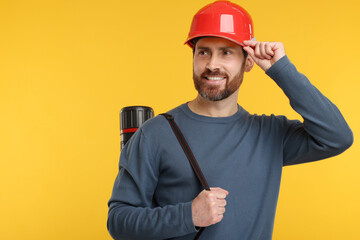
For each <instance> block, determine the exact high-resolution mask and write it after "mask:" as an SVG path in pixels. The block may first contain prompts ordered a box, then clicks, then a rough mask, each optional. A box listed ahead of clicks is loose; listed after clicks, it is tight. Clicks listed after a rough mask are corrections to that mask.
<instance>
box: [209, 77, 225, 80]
mask: <svg viewBox="0 0 360 240" xmlns="http://www.w3.org/2000/svg"><path fill="white" fill-rule="evenodd" d="M205 78H206V79H207V80H210V81H220V80H224V79H225V77H205Z"/></svg>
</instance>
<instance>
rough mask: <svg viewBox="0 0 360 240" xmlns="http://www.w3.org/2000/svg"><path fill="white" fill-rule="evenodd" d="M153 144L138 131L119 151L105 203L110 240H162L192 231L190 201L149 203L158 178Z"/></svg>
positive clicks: (151, 200) (193, 230) (194, 230)
mask: <svg viewBox="0 0 360 240" xmlns="http://www.w3.org/2000/svg"><path fill="white" fill-rule="evenodd" d="M153 145H154V143H153V142H151V141H150V139H147V137H146V136H144V134H143V132H142V131H141V129H139V130H138V131H137V132H136V133H135V134H134V136H132V138H131V139H130V140H129V142H128V143H127V144H126V146H125V148H124V149H123V150H122V152H121V156H120V164H119V173H118V175H117V178H116V180H115V184H114V187H113V192H112V196H111V198H110V200H109V203H108V205H109V213H108V222H107V227H108V230H109V233H110V235H111V236H112V237H113V238H114V239H166V238H171V237H177V236H182V235H186V234H189V233H194V232H196V229H195V227H194V224H193V222H192V213H191V202H186V203H179V204H175V205H167V206H163V207H159V206H154V204H153V195H154V191H155V189H156V185H157V181H158V176H159V166H158V165H159V163H158V162H159V160H157V159H156V156H155V155H156V154H155V153H154V147H153Z"/></svg>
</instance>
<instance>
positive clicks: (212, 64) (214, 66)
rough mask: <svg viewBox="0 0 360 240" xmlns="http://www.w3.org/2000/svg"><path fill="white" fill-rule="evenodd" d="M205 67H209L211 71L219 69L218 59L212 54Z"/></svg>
mask: <svg viewBox="0 0 360 240" xmlns="http://www.w3.org/2000/svg"><path fill="white" fill-rule="evenodd" d="M206 68H207V69H209V70H210V71H211V72H214V71H217V70H220V61H219V59H218V57H217V56H216V55H215V54H212V55H211V57H210V58H209V61H208V63H207V65H206Z"/></svg>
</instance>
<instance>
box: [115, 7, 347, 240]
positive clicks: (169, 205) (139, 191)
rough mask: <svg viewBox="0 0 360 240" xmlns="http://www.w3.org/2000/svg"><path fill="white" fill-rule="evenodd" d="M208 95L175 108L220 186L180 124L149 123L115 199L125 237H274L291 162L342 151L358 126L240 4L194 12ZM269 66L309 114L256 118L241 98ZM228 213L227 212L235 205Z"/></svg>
mask: <svg viewBox="0 0 360 240" xmlns="http://www.w3.org/2000/svg"><path fill="white" fill-rule="evenodd" d="M187 44H188V45H189V46H191V47H193V51H194V56H193V63H194V66H193V67H194V69H193V79H194V84H195V88H196V89H197V90H198V93H199V94H198V96H197V97H196V98H195V99H194V100H192V101H190V102H188V103H185V104H183V105H181V106H179V107H177V108H175V109H173V110H171V111H169V113H170V114H171V115H172V116H173V117H174V119H175V121H176V123H177V124H178V125H179V128H180V129H181V131H182V132H183V134H184V136H185V138H186V140H187V142H188V144H189V146H190V147H191V149H192V151H193V153H194V155H195V157H196V159H197V161H198V163H199V166H200V168H201V169H202V171H203V173H204V175H205V177H206V179H207V181H208V183H209V185H210V186H211V187H212V188H211V191H205V190H202V188H201V185H200V184H199V182H198V180H197V179H196V176H195V174H194V173H193V170H192V168H191V166H190V164H189V162H188V161H187V159H186V156H185V154H184V152H183V150H182V148H181V147H180V144H179V143H178V140H177V139H176V137H175V135H174V133H173V132H172V130H171V127H170V125H169V124H168V122H167V120H166V119H165V118H164V117H163V116H157V117H155V118H152V119H150V120H148V121H147V122H146V123H145V124H144V125H143V126H142V127H141V128H140V129H139V130H138V131H137V132H136V134H134V136H133V137H132V138H131V139H130V141H129V142H128V143H127V144H126V146H125V148H124V149H123V150H122V153H121V157H120V167H119V174H118V176H117V178H116V181H115V184H114V189H113V194H112V197H111V199H110V201H109V216H108V229H109V232H110V234H111V236H112V237H113V238H115V239H194V237H195V236H196V234H197V231H198V229H199V228H198V227H206V229H205V230H204V232H203V233H202V235H201V236H200V238H201V239H228V240H230V239H261V240H262V239H271V238H272V230H273V224H274V217H275V210H276V204H277V199H278V194H279V186H280V179H281V171H282V167H283V166H286V165H292V164H299V163H305V162H311V161H315V160H319V159H324V158H327V157H330V156H334V155H337V154H339V153H341V152H343V151H344V150H345V149H347V148H348V147H350V145H351V144H352V141H353V137H352V132H351V130H350V129H349V127H348V126H347V124H346V122H345V120H344V119H343V117H342V115H341V113H340V112H339V111H338V109H337V108H336V106H335V105H333V104H332V103H331V102H330V101H329V100H328V99H327V98H326V97H325V96H323V95H322V94H321V93H320V92H319V91H318V90H317V89H316V88H315V87H314V86H313V85H311V83H310V82H309V81H308V79H307V78H306V77H305V76H304V75H302V74H301V73H299V72H298V71H297V70H296V68H295V66H294V65H293V64H292V63H291V62H290V61H289V59H288V57H287V56H286V55H285V50H284V46H283V44H281V43H279V42H257V41H255V40H254V39H253V29H252V22H251V18H250V16H249V15H248V13H247V12H246V11H245V10H244V9H242V8H241V7H239V6H237V5H235V4H233V3H230V2H225V1H221V2H215V3H213V4H210V5H208V6H206V7H204V8H203V9H201V10H200V11H199V12H198V13H197V14H196V15H195V17H194V19H193V23H192V28H191V30H190V33H189V38H188V40H187ZM255 63H256V64H257V65H258V66H259V67H260V68H262V69H263V70H264V71H265V73H266V74H267V75H268V76H270V77H271V78H272V79H273V80H274V81H275V82H276V83H277V84H278V86H279V87H280V88H281V89H282V90H283V91H284V93H285V94H286V96H287V97H288V98H289V100H290V104H291V106H292V107H293V109H294V110H295V111H297V112H298V113H299V114H301V116H302V117H303V118H304V121H303V122H300V121H294V120H288V119H287V118H286V117H284V116H274V115H271V116H265V115H262V116H257V115H251V114H249V113H248V112H247V111H246V110H244V109H243V108H242V107H241V106H239V105H238V104H237V99H238V93H239V87H240V85H241V83H242V80H243V75H244V72H249V71H250V70H251V69H252V67H253V65H254V64H255ZM225 211H226V212H225Z"/></svg>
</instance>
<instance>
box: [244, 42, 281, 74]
mask: <svg viewBox="0 0 360 240" xmlns="http://www.w3.org/2000/svg"><path fill="white" fill-rule="evenodd" d="M244 44H245V45H246V46H245V47H243V48H244V50H245V51H246V52H247V53H248V54H249V55H250V57H251V58H252V59H253V60H254V61H255V63H256V64H257V65H258V66H259V67H260V68H262V69H263V70H264V71H266V70H268V69H269V68H270V67H271V66H272V65H273V64H274V63H276V62H277V61H278V60H279V59H280V58H282V57H283V56H285V49H284V45H283V44H282V43H281V42H258V41H251V40H248V41H244Z"/></svg>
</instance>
